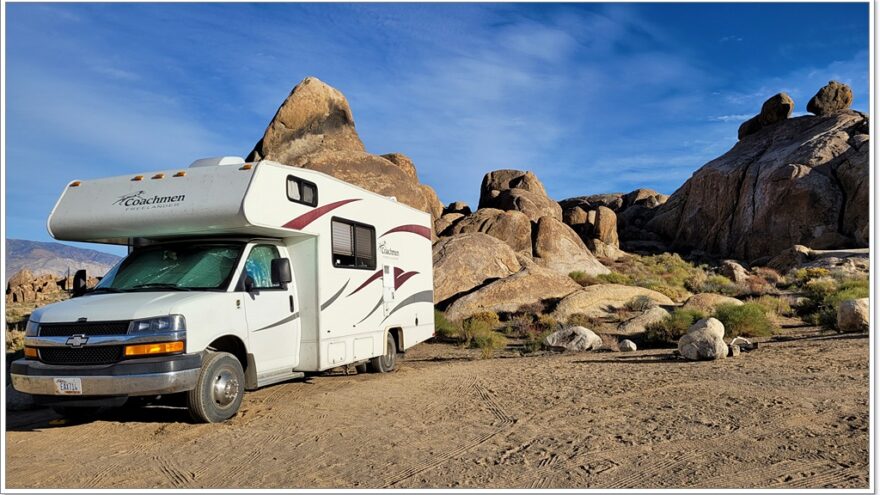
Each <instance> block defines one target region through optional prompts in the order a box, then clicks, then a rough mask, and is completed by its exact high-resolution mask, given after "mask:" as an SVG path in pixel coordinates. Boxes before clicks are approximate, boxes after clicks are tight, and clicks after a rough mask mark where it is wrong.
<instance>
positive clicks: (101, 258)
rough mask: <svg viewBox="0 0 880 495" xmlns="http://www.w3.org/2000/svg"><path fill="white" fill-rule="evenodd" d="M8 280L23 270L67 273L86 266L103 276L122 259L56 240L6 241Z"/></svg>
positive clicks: (92, 271) (95, 273) (87, 269)
mask: <svg viewBox="0 0 880 495" xmlns="http://www.w3.org/2000/svg"><path fill="white" fill-rule="evenodd" d="M5 256H6V280H5V281H4V282H9V279H10V278H12V276H13V275H15V274H16V273H18V272H19V271H21V270H23V269H27V270H29V271H30V272H32V273H34V274H53V275H67V271H68V269H69V270H70V273H71V274H73V273H74V272H76V271H77V270H79V269H82V268H84V269H85V270H86V271H88V273H89V274H90V275H94V276H101V275H104V273H106V272H107V270H109V269H110V268H112V267H113V265H115V264H116V262H117V261H119V259H120V258H119V256H114V255H112V254H107V253H102V252H100V251H95V250H93V249H83V248H77V247H72V246H67V245H65V244H60V243H57V242H37V241H25V240H21V239H7V240H6V253H5Z"/></svg>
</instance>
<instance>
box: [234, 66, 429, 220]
mask: <svg viewBox="0 0 880 495" xmlns="http://www.w3.org/2000/svg"><path fill="white" fill-rule="evenodd" d="M247 160H248V161H256V160H273V161H276V162H279V163H283V164H286V165H291V166H294V167H302V168H308V169H312V170H318V171H320V172H324V173H326V174H329V175H332V176H334V177H336V178H338V179H342V180H344V181H346V182H350V183H352V184H354V185H357V186H360V187H363V188H364V189H367V190H370V191H373V192H375V193H378V194H381V195H383V196H393V197H395V198H397V200H398V201H400V202H401V203H404V204H407V205H409V206H412V207H414V208H418V209H420V210H422V211H425V212H428V213H431V215H432V217H433V218H434V219H436V218H439V217H440V215H441V214H442V209H443V206H442V204H441V203H440V201H439V200H438V199H437V195H436V194H435V193H434V191H433V189H431V188H430V187H428V186H425V185H423V184H419V181H418V176H417V174H416V170H415V166H414V165H413V163H412V160H410V159H409V158H407V157H406V156H404V155H401V154H399V153H393V154H389V155H385V156H379V155H373V154H370V153H367V151H366V149H365V148H364V145H363V143H362V142H361V140H360V137H359V136H358V134H357V131H355V126H354V117H353V115H352V112H351V108H350V107H349V105H348V101H347V100H346V99H345V96H343V94H342V93H341V92H339V91H338V90H336V89H334V88H332V87H330V86H328V85H327V84H325V83H323V82H322V81H320V80H319V79H317V78H314V77H307V78H305V79H304V80H303V81H302V82H300V83H299V84H297V85H296V87H294V88H293V91H291V93H290V95H288V97H287V98H286V99H285V100H284V102H283V103H282V104H281V106H280V107H279V108H278V111H277V112H276V113H275V116H274V117H273V118H272V121H271V122H269V125H268V127H267V128H266V131H265V132H264V134H263V137H262V138H261V139H260V140H259V141H258V142H257V144H256V146H254V149H253V150H252V151H251V152H250V154H249V155H248V157H247Z"/></svg>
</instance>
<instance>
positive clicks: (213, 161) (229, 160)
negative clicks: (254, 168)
mask: <svg viewBox="0 0 880 495" xmlns="http://www.w3.org/2000/svg"><path fill="white" fill-rule="evenodd" d="M242 163H244V159H243V158H242V157H240V156H215V157H212V158H202V159H201V160H196V161H194V162H192V163H190V164H189V168H196V167H216V166H218V165H241V164H242Z"/></svg>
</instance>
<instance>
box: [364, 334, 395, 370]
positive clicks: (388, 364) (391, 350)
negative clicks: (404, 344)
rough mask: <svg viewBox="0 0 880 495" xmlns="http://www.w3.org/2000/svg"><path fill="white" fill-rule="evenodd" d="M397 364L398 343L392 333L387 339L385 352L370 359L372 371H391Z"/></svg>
mask: <svg viewBox="0 0 880 495" xmlns="http://www.w3.org/2000/svg"><path fill="white" fill-rule="evenodd" d="M395 365H397V343H396V342H394V336H393V335H391V334H390V333H389V334H388V337H387V338H386V339H385V354H382V355H381V356H376V357H374V358H373V359H370V371H372V372H373V373H390V372H392V371H394V366H395Z"/></svg>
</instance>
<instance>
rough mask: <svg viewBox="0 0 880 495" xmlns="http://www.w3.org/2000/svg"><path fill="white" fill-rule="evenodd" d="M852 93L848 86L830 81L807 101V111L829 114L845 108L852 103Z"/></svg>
mask: <svg viewBox="0 0 880 495" xmlns="http://www.w3.org/2000/svg"><path fill="white" fill-rule="evenodd" d="M852 100H853V94H852V89H850V87H849V86H847V85H846V84H843V83H839V82H837V81H830V82H829V83H828V84H827V85H825V86H823V87H822V89H820V90H819V92H818V93H816V94H815V95H814V96H813V97H812V98H810V102H809V103H807V111H808V112H810V113H814V114H816V115H829V114H832V113H834V112H839V111H840V110H846V109H847V108H849V106H850V105H852Z"/></svg>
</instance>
